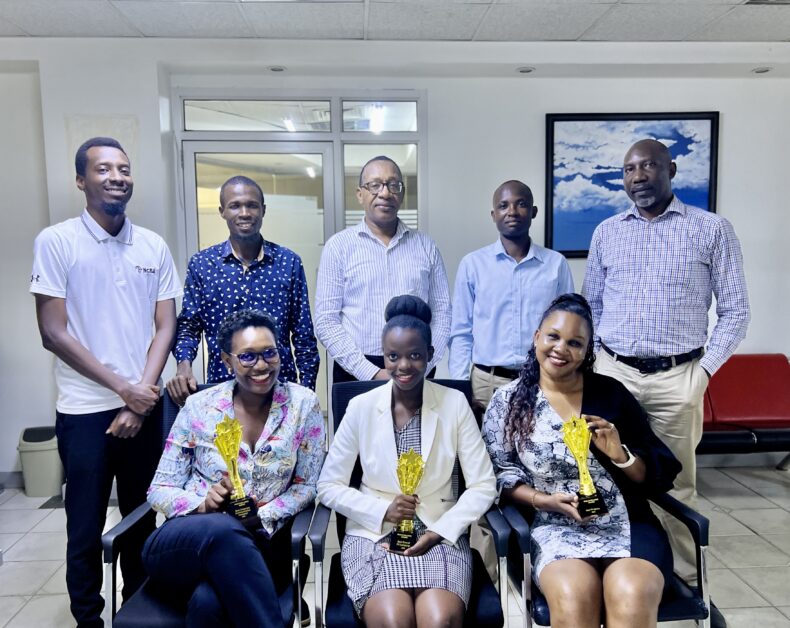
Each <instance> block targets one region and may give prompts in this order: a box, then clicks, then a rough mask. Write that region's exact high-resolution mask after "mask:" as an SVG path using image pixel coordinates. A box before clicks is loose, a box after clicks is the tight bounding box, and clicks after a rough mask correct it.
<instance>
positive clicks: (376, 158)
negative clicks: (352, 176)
mask: <svg viewBox="0 0 790 628" xmlns="http://www.w3.org/2000/svg"><path fill="white" fill-rule="evenodd" d="M374 161H388V162H390V163H391V164H392V165H393V166H395V170H397V171H398V176H399V177H400V178H401V181H403V173H402V172H401V170H400V166H399V165H398V164H396V163H395V160H394V159H392V158H391V157H387V156H386V155H377V156H376V157H374V158H373V159H368V160H367V161H366V162H365V165H364V166H362V170H360V171H359V185H360V187H361V186H362V174H363V173H364V172H365V168H367V167H368V166H369V165H370V164H372V163H373V162H374Z"/></svg>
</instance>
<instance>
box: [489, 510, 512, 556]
mask: <svg viewBox="0 0 790 628" xmlns="http://www.w3.org/2000/svg"><path fill="white" fill-rule="evenodd" d="M483 516H484V517H485V520H486V523H487V524H488V527H489V529H490V530H491V535H492V536H493V537H494V547H496V555H497V556H499V557H500V558H502V557H504V556H507V545H508V541H510V526H509V525H508V523H507V521H506V520H505V517H503V516H502V513H501V512H499V508H497V507H496V506H492V507H491V508H490V509H489V511H488V512H487V513H486V514H485V515H483Z"/></svg>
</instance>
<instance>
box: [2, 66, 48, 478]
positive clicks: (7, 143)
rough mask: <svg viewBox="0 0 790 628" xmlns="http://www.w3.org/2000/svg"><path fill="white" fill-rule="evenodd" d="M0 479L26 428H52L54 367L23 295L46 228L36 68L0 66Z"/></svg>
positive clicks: (14, 465)
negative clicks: (35, 246)
mask: <svg viewBox="0 0 790 628" xmlns="http://www.w3.org/2000/svg"><path fill="white" fill-rule="evenodd" d="M0 93H1V94H2V95H3V96H2V98H0V137H2V138H3V139H2V147H3V148H2V150H0V189H1V190H3V208H4V210H5V211H4V218H3V228H2V229H0V251H2V272H0V294H2V295H3V299H2V306H1V307H0V329H2V333H1V334H0V364H2V374H0V407H2V417H0V429H1V430H2V436H0V474H2V472H7V471H16V470H18V469H19V464H18V454H17V452H16V446H17V443H18V442H19V435H20V433H21V432H22V430H23V429H24V428H25V427H28V426H32V425H54V423H55V406H54V403H55V394H54V388H55V387H54V382H53V380H52V365H53V360H52V358H51V356H50V355H49V354H47V353H46V352H44V351H43V350H41V349H40V347H41V342H40V340H39V337H38V329H37V327H36V315H35V308H34V305H33V297H32V296H30V295H29V294H28V287H29V286H30V269H31V267H32V264H33V247H32V244H33V238H35V236H36V234H37V233H38V232H39V231H40V230H41V229H42V228H44V227H45V226H46V225H48V224H49V216H48V209H47V183H46V182H47V172H46V168H45V167H44V141H43V137H42V130H41V99H40V97H39V89H38V71H37V69H36V68H35V65H34V64H29V63H5V64H3V63H0Z"/></svg>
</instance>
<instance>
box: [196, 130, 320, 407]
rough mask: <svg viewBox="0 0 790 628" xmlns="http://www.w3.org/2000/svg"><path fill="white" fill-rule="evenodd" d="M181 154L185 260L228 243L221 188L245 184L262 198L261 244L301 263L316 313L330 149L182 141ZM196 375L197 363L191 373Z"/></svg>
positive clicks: (299, 144)
mask: <svg viewBox="0 0 790 628" xmlns="http://www.w3.org/2000/svg"><path fill="white" fill-rule="evenodd" d="M183 150H184V188H185V191H186V195H185V201H186V207H187V212H186V214H187V216H186V242H187V253H188V255H189V256H192V255H193V254H194V253H196V252H197V251H199V250H202V249H204V248H206V247H209V246H212V245H214V244H217V243H218V242H222V241H223V240H226V239H227V237H228V231H227V225H226V224H225V221H224V220H222V218H221V217H220V215H219V190H220V187H221V186H222V184H223V183H224V182H225V181H227V180H228V179H230V178H231V177H233V176H237V175H243V176H246V177H249V178H250V179H252V180H254V181H255V182H257V183H258V185H260V186H261V188H263V193H264V196H265V202H266V214H265V216H264V218H263V229H262V232H263V236H264V238H266V239H267V240H270V241H272V242H276V243H277V244H281V245H283V246H285V247H288V248H289V249H291V250H292V251H294V252H296V253H297V254H298V255H299V256H300V257H301V258H302V263H303V264H304V269H305V274H306V276H307V285H308V290H309V292H310V306H311V311H312V312H315V307H314V306H315V283H316V276H317V274H318V262H319V260H320V258H321V249H322V247H323V245H324V241H325V239H326V238H328V237H329V236H330V235H332V234H333V233H334V231H335V211H334V190H333V180H334V178H333V177H334V172H333V168H332V165H333V164H332V144H331V143H330V142H230V141H217V142H212V141H184V142H183ZM204 351H205V347H204ZM319 352H320V354H321V369H320V371H319V373H318V380H317V385H316V392H317V393H318V395H319V398H320V400H321V407H322V408H323V409H324V410H327V408H328V407H329V405H328V400H327V375H326V373H327V368H326V367H327V357H326V351H325V350H324V348H323V347H322V346H321V345H320V344H319ZM204 363H205V360H204ZM201 367H202V365H200V366H199V365H198V364H197V363H196V364H195V372H196V373H197V372H199V369H200V368H201Z"/></svg>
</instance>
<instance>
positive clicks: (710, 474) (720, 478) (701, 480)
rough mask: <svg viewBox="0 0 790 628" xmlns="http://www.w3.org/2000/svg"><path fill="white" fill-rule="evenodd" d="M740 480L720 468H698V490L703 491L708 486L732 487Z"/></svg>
mask: <svg viewBox="0 0 790 628" xmlns="http://www.w3.org/2000/svg"><path fill="white" fill-rule="evenodd" d="M738 484H739V482H738V481H737V480H733V479H732V478H731V477H730V476H729V475H727V474H726V473H723V472H722V471H720V470H719V469H697V490H698V491H699V492H700V493H702V492H703V490H704V489H707V488H731V487H733V486H737V485H738Z"/></svg>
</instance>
